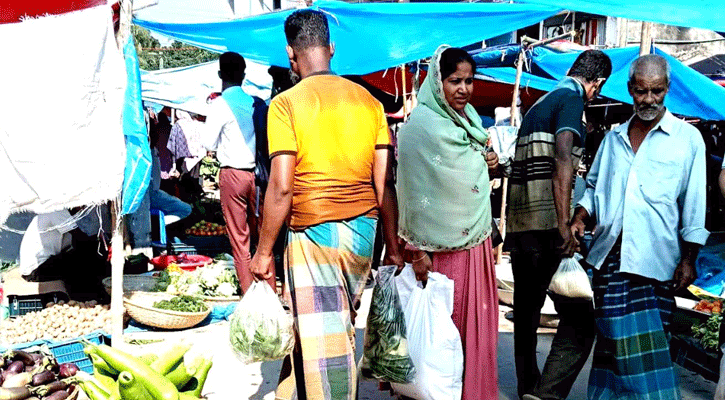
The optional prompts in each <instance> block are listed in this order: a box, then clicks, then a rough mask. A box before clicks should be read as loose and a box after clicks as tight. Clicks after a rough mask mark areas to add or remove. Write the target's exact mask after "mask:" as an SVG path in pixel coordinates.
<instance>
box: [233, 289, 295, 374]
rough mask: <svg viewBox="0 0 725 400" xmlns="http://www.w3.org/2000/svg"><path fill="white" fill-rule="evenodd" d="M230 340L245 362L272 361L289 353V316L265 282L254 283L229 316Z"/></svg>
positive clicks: (290, 347) (290, 339)
mask: <svg viewBox="0 0 725 400" xmlns="http://www.w3.org/2000/svg"><path fill="white" fill-rule="evenodd" d="M229 325H230V326H229V340H230V342H231V345H232V349H234V353H235V354H236V355H237V358H239V359H240V360H241V361H242V362H244V363H253V362H258V361H272V360H278V359H280V358H283V357H284V356H286V355H287V354H289V353H290V352H291V351H292V347H293V346H294V335H293V331H292V316H291V315H290V314H288V313H287V312H286V311H285V310H284V308H282V304H281V303H280V302H279V298H277V294H276V293H275V292H274V291H273V290H272V288H271V287H270V286H269V284H268V283H266V282H254V283H253V284H252V286H250V287H249V290H247V292H246V293H245V294H244V296H243V297H242V299H241V300H240V301H239V303H237V308H236V309H235V310H234V314H232V318H231V320H230V324H229Z"/></svg>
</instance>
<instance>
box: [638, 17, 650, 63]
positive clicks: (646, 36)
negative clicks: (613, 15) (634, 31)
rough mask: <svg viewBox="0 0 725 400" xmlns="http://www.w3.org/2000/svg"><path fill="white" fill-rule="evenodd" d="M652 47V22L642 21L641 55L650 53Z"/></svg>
mask: <svg viewBox="0 0 725 400" xmlns="http://www.w3.org/2000/svg"><path fill="white" fill-rule="evenodd" d="M651 48H652V23H651V22H644V21H643V22H642V40H641V41H640V43H639V55H640V56H643V55H645V54H649V52H650V49H651Z"/></svg>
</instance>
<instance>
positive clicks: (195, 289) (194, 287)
mask: <svg viewBox="0 0 725 400" xmlns="http://www.w3.org/2000/svg"><path fill="white" fill-rule="evenodd" d="M203 292H204V290H203V289H202V288H201V285H199V284H198V283H192V284H190V285H189V287H188V288H187V289H186V294H188V295H190V296H198V295H201V294H203Z"/></svg>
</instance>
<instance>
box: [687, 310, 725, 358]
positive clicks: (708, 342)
mask: <svg viewBox="0 0 725 400" xmlns="http://www.w3.org/2000/svg"><path fill="white" fill-rule="evenodd" d="M721 322H722V315H720V314H713V315H712V316H711V317H710V318H708V320H707V321H706V322H705V323H703V324H697V325H693V326H692V336H694V337H695V339H698V338H699V339H700V343H701V344H702V347H704V348H705V349H710V350H715V349H717V348H718V344H719V342H720V323H721Z"/></svg>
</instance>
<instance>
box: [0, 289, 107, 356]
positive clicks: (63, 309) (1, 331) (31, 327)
mask: <svg viewBox="0 0 725 400" xmlns="http://www.w3.org/2000/svg"><path fill="white" fill-rule="evenodd" d="M98 329H103V330H104V331H106V332H110V331H111V311H110V306H109V305H100V304H98V302H96V301H95V300H91V301H87V302H77V301H73V300H71V301H69V302H67V303H66V302H64V301H60V302H58V303H48V304H47V305H46V306H45V309H43V310H42V311H34V312H31V313H28V314H25V315H23V316H20V317H17V318H13V319H8V320H5V321H2V327H1V328H0V343H1V344H6V345H9V344H15V343H27V342H32V341H34V340H39V339H47V340H53V341H59V340H65V339H72V338H76V337H79V336H83V335H86V334H89V333H91V332H93V331H96V330H98Z"/></svg>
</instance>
